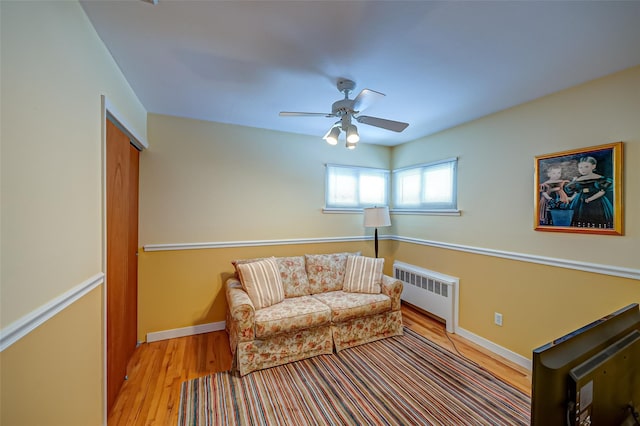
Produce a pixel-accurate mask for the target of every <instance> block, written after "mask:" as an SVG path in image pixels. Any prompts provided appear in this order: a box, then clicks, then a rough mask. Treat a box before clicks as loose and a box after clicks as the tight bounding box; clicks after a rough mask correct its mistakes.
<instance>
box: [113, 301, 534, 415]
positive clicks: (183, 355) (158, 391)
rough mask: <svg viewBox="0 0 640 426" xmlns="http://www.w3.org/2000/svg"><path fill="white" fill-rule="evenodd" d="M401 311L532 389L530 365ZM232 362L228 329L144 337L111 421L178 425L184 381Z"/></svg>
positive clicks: (440, 339) (415, 325)
mask: <svg viewBox="0 0 640 426" xmlns="http://www.w3.org/2000/svg"><path fill="white" fill-rule="evenodd" d="M402 315H403V321H404V324H405V325H406V326H407V327H409V328H410V329H412V330H414V331H416V332H417V333H419V334H421V335H423V336H425V337H427V338H428V339H431V340H432V341H434V342H435V343H437V344H439V345H440V346H442V347H444V348H447V349H449V350H451V351H453V352H457V353H458V354H460V355H462V356H463V357H465V358H467V359H469V360H470V361H472V362H474V363H476V364H480V365H482V366H483V367H484V368H485V369H487V370H489V371H490V372H492V373H493V374H494V375H495V376H497V377H500V378H501V379H502V380H504V381H505V382H507V383H510V384H511V385H513V386H514V387H516V388H518V389H520V390H522V391H524V392H525V393H527V394H530V393H531V374H530V372H529V371H527V370H526V369H524V368H522V367H520V366H518V365H515V364H513V363H511V362H509V361H507V360H504V359H501V358H500V357H498V356H497V355H494V354H492V353H490V352H488V351H487V350H485V349H483V348H481V347H479V346H477V345H475V344H473V343H471V342H469V341H467V340H465V339H464V338H462V337H459V336H457V335H455V334H448V333H446V331H445V328H444V324H442V323H440V322H437V321H435V320H434V319H432V318H431V317H429V316H428V315H425V314H424V313H422V312H420V311H419V310H418V309H415V308H413V307H411V306H410V305H406V304H403V306H402ZM230 367H231V353H230V352H229V339H228V337H227V333H226V332H224V331H217V332H213V333H206V334H198V335H195V336H189V337H181V338H178V339H170V340H163V341H160V342H154V343H144V344H142V345H140V347H138V348H137V349H136V351H135V353H134V354H133V358H132V359H131V361H130V363H129V369H128V376H129V380H128V381H126V382H125V383H124V385H123V386H122V389H121V390H120V394H119V395H118V398H117V400H116V402H115V404H114V407H113V409H112V410H111V413H109V419H108V422H109V426H117V425H176V424H177V421H178V405H179V403H180V385H181V383H182V382H184V381H185V380H189V379H193V378H196V377H200V376H206V375H207V374H211V373H215V372H219V371H225V370H228V369H229V368H230Z"/></svg>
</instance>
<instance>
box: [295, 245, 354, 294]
mask: <svg viewBox="0 0 640 426" xmlns="http://www.w3.org/2000/svg"><path fill="white" fill-rule="evenodd" d="M353 254H354V253H333V254H305V255H304V257H305V260H306V266H307V278H308V279H309V292H310V293H311V294H316V293H324V292H326V291H335V290H342V283H343V282H344V273H345V270H346V268H347V257H348V256H350V255H353ZM358 254H359V253H358Z"/></svg>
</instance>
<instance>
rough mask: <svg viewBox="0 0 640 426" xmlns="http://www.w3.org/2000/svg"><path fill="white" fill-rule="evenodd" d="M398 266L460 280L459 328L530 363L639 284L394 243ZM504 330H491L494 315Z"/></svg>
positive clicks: (622, 301) (626, 299)
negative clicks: (537, 350)
mask: <svg viewBox="0 0 640 426" xmlns="http://www.w3.org/2000/svg"><path fill="white" fill-rule="evenodd" d="M393 244H394V245H397V246H398V247H397V249H396V250H395V251H394V253H393V257H394V258H395V259H396V260H399V261H402V262H406V263H410V264H413V265H418V266H422V267H424V268H427V269H430V270H434V271H438V272H441V273H444V274H447V275H452V276H455V277H457V278H459V279H460V316H459V326H460V327H461V328H463V329H464V330H467V331H470V332H471V333H473V334H475V335H477V336H480V337H482V338H484V339H487V340H489V341H491V342H493V343H495V344H497V345H500V346H502V347H504V348H507V349H509V350H511V351H512V352H515V353H517V354H519V355H521V356H523V357H524V358H528V359H530V358H531V351H532V349H534V348H536V347H538V346H541V345H543V344H545V343H547V342H549V341H551V340H553V339H555V338H557V337H560V336H562V335H564V334H566V333H568V332H570V331H573V330H575V329H577V328H579V327H582V326H583V325H585V324H588V323H590V322H592V321H594V320H595V319H597V318H600V317H602V316H604V315H607V314H609V313H611V312H613V311H615V310H617V309H620V308H621V307H623V306H626V305H628V304H629V303H632V302H640V283H639V282H638V281H637V280H633V279H630V278H618V277H612V276H606V275H602V274H596V273H591V272H582V271H576V270H571V269H566V268H558V267H555V266H547V265H542V264H536V263H530V262H522V261H518V260H511V259H503V258H499V257H492V256H485V255H481V254H474V253H467V252H463V251H456V250H447V249H441V248H435V247H428V246H422V245H418V244H412V243H404V242H402V243H393ZM494 312H499V313H501V314H502V315H503V326H502V327H499V326H497V325H495V324H493V313H494Z"/></svg>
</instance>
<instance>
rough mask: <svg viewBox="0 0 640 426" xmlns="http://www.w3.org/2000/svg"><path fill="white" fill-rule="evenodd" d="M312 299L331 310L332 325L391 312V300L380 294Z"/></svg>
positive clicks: (338, 294) (330, 294)
mask: <svg viewBox="0 0 640 426" xmlns="http://www.w3.org/2000/svg"><path fill="white" fill-rule="evenodd" d="M313 297H315V298H316V299H318V300H319V301H321V302H322V303H324V304H325V305H327V306H329V308H331V322H332V323H339V322H344V321H349V320H351V319H353V318H357V317H365V316H369V315H375V314H379V313H381V312H386V311H390V310H391V299H390V298H389V296H387V295H386V294H382V293H378V294H368V293H347V292H344V291H341V290H340V291H331V292H327V293H321V294H314V295H313ZM256 316H257V314H256Z"/></svg>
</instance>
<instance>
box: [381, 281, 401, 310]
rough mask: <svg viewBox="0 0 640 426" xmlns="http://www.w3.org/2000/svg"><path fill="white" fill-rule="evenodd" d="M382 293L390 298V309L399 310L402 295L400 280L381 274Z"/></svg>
mask: <svg viewBox="0 0 640 426" xmlns="http://www.w3.org/2000/svg"><path fill="white" fill-rule="evenodd" d="M382 294H386V295H387V296H389V297H390V298H391V310H392V311H399V310H400V296H401V295H402V281H400V280H398V279H395V278H392V277H390V276H388V275H383V276H382Z"/></svg>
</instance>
